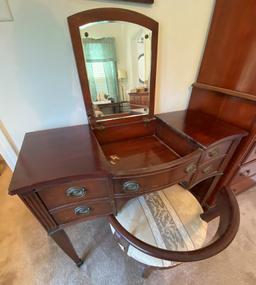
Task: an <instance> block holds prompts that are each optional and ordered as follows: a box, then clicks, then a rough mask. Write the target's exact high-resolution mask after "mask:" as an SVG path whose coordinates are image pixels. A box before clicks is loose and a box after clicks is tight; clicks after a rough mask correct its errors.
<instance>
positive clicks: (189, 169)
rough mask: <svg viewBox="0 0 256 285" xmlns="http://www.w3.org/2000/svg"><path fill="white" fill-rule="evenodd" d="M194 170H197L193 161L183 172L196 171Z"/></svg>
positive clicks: (190, 172) (191, 172)
mask: <svg viewBox="0 0 256 285" xmlns="http://www.w3.org/2000/svg"><path fill="white" fill-rule="evenodd" d="M196 170H197V167H196V165H195V164H194V163H191V164H189V165H188V166H187V167H186V169H185V172H186V173H188V174H193V173H195V172H196Z"/></svg>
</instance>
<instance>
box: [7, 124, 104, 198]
mask: <svg viewBox="0 0 256 285" xmlns="http://www.w3.org/2000/svg"><path fill="white" fill-rule="evenodd" d="M14 173H15V175H14V176H13V178H12V180H11V184H10V187H9V193H10V194H15V193H17V191H18V192H19V193H21V191H27V190H31V189H33V188H36V187H41V186H45V185H48V184H54V183H56V182H65V181H70V180H73V181H74V180H76V179H81V178H85V177H99V176H100V177H105V176H107V175H108V174H109V172H108V164H107V162H106V160H105V157H104V154H103V153H102V150H101V148H100V147H99V145H98V142H97V140H96V138H95V137H94V135H93V134H92V132H91V130H90V127H89V126H87V125H80V126H73V127H65V128H58V129H51V130H44V131H38V132H33V133H28V134H26V135H25V138H24V141H23V144H22V148H21V151H20V154H19V159H18V161H17V164H16V167H15V171H14Z"/></svg>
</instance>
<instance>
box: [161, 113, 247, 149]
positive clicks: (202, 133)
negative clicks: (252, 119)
mask: <svg viewBox="0 0 256 285" xmlns="http://www.w3.org/2000/svg"><path fill="white" fill-rule="evenodd" d="M157 118H158V119H160V120H161V121H163V122H164V123H166V124H168V125H169V127H170V128H172V129H173V130H175V131H176V132H178V133H179V134H180V135H182V136H183V137H186V138H188V139H190V140H192V141H194V142H196V143H197V144H199V145H200V146H201V147H202V148H204V149H206V148H207V147H209V146H210V145H212V144H214V143H216V142H218V141H220V140H227V139H231V138H235V137H237V136H240V135H242V136H246V135H247V134H248V133H247V132H246V131H242V130H241V129H240V128H238V127H236V126H233V125H231V124H228V123H226V122H225V121H223V120H220V119H218V118H217V117H215V116H211V115H208V114H206V113H203V112H200V111H199V112H198V111H197V112H194V111H191V110H183V111H177V112H169V113H164V114H159V115H157Z"/></svg>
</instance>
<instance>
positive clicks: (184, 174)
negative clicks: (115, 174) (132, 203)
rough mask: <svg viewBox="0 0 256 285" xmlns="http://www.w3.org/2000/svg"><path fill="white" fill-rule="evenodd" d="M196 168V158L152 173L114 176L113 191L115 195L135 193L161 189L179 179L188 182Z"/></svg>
mask: <svg viewBox="0 0 256 285" xmlns="http://www.w3.org/2000/svg"><path fill="white" fill-rule="evenodd" d="M196 170H197V160H195V161H190V162H187V163H185V164H181V165H179V166H176V167H172V168H170V169H166V170H164V171H161V172H157V173H154V174H147V175H137V176H131V177H125V178H114V180H113V184H114V192H115V194H117V195H118V194H122V195H128V194H129V195H133V194H136V195H137V194H138V193H144V192H147V191H152V190H158V189H163V188H165V187H168V186H170V185H172V184H175V183H177V182H180V181H181V180H183V181H185V182H186V183H188V184H189V183H190V180H191V178H192V176H193V174H194V173H195V172H196Z"/></svg>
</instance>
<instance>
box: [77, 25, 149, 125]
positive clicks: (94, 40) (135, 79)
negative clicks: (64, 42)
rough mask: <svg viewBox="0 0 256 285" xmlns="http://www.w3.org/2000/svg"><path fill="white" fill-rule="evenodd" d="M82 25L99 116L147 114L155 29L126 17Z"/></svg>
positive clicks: (81, 31)
mask: <svg viewBox="0 0 256 285" xmlns="http://www.w3.org/2000/svg"><path fill="white" fill-rule="evenodd" d="M79 29H80V36H81V40H82V46H83V52H84V58H85V63H86V71H87V78H88V81H89V82H88V83H89V88H90V95H91V100H92V104H93V110H94V114H95V117H96V119H97V120H101V119H111V118H120V117H127V116H136V115H143V114H148V112H149V94H150V82H149V81H150V71H151V41H152V32H151V31H150V30H149V29H147V28H145V27H143V26H139V25H136V24H133V23H129V22H123V21H103V22H95V23H90V24H86V25H83V26H80V27H79Z"/></svg>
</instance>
